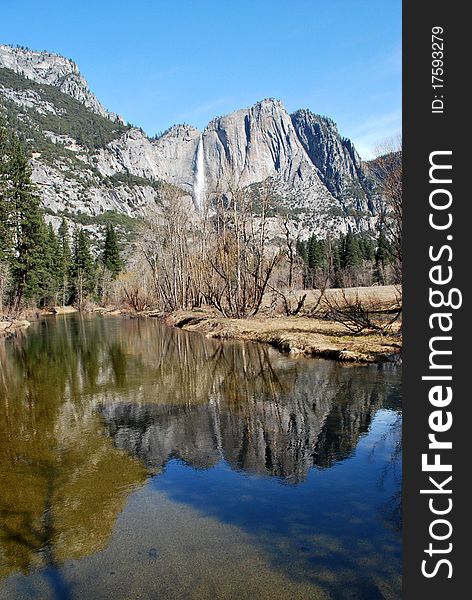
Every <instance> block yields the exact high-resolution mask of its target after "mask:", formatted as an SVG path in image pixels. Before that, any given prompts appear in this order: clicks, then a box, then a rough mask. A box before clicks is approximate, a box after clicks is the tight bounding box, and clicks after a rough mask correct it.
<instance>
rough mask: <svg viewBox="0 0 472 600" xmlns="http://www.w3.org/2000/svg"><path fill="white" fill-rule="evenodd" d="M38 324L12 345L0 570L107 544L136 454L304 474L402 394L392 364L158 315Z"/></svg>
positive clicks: (4, 358)
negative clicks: (195, 330)
mask: <svg viewBox="0 0 472 600" xmlns="http://www.w3.org/2000/svg"><path fill="white" fill-rule="evenodd" d="M35 328H36V329H35V330H31V331H30V332H29V333H28V334H27V335H26V336H25V337H24V339H18V340H12V341H11V342H8V344H7V345H3V346H0V398H1V402H0V486H1V488H2V490H4V493H3V495H2V499H1V501H0V526H1V534H0V536H1V537H0V547H1V553H2V558H1V561H2V563H1V565H0V576H3V575H5V574H7V573H9V572H12V571H17V570H22V571H28V569H30V568H31V567H33V566H36V565H41V564H43V565H48V566H51V567H53V566H54V565H57V564H60V563H61V562H62V561H64V560H65V559H67V558H79V557H81V556H85V555H87V554H90V553H93V552H96V551H98V550H99V549H101V548H103V547H104V546H105V545H106V543H107V540H108V538H109V536H110V533H111V531H112V528H113V525H114V520H115V519H116V516H117V515H118V514H119V512H120V511H121V510H122V507H123V506H124V503H125V499H126V494H127V493H128V492H129V491H130V490H131V489H133V488H134V487H135V486H136V485H139V484H140V483H141V482H142V481H143V480H144V478H145V469H144V467H143V466H142V465H141V464H140V463H139V462H138V461H135V460H133V459H132V458H130V457H131V456H132V457H136V458H139V459H140V461H141V462H142V463H143V464H144V466H146V467H148V468H149V469H151V470H152V471H154V472H156V471H159V470H161V469H162V468H163V467H164V466H165V464H166V462H167V461H168V460H169V459H171V458H173V457H178V458H180V459H181V460H183V461H186V462H188V463H189V464H191V465H192V466H194V467H196V468H208V467H210V466H212V465H214V464H215V463H217V462H218V461H219V460H221V458H224V459H225V460H226V461H227V462H228V464H230V465H231V466H232V467H233V468H234V469H240V470H244V471H247V472H250V473H257V474H261V475H269V476H275V477H279V478H282V479H283V480H284V481H286V482H291V483H298V482H300V481H302V480H303V479H304V478H305V477H306V474H307V472H308V470H309V469H310V468H311V467H312V466H313V465H317V466H321V467H329V466H331V465H332V464H334V463H335V462H336V461H338V460H341V459H343V458H345V457H347V456H349V455H350V454H351V453H352V451H353V450H354V448H355V446H356V444H357V440H358V438H359V436H360V435H362V433H363V432H365V431H366V430H367V428H368V427H369V424H370V422H371V419H372V416H373V414H374V412H375V410H376V409H377V408H378V407H380V406H388V405H389V402H390V399H389V397H388V394H387V393H386V392H385V390H386V389H388V383H389V378H390V375H389V372H388V371H387V372H385V373H383V374H382V376H381V377H380V378H379V379H378V380H377V379H376V377H375V370H372V368H346V367H342V366H340V365H337V364H335V363H333V362H329V361H311V360H305V359H299V360H290V359H287V358H286V357H283V356H281V355H280V354H279V353H278V352H277V351H275V350H273V349H272V348H270V347H268V346H264V345H256V344H239V343H221V342H217V341H215V340H209V339H206V338H204V337H202V336H200V335H199V334H188V333H185V332H180V331H175V330H171V329H168V328H166V327H164V326H162V325H161V324H159V323H158V322H157V321H151V320H148V321H141V320H137V319H136V320H134V319H130V320H124V319H112V318H110V319H106V318H90V319H89V318H81V317H77V316H72V317H66V318H59V317H58V318H55V319H45V320H44V321H41V322H40V323H39V324H38V325H37V326H35ZM392 378H393V379H396V376H395V375H392ZM104 426H105V427H104ZM104 433H106V434H108V436H109V437H107V435H104ZM111 442H113V443H111ZM124 451H125V452H124Z"/></svg>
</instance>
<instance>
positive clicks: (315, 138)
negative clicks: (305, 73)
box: [291, 109, 365, 197]
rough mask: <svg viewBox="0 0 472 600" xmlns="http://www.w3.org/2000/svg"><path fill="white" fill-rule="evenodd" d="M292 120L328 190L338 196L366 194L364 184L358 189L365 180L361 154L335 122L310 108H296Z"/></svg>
mask: <svg viewBox="0 0 472 600" xmlns="http://www.w3.org/2000/svg"><path fill="white" fill-rule="evenodd" d="M291 119H292V123H293V126H294V128H295V131H296V133H297V136H298V139H299V140H300V142H301V144H302V145H303V147H304V149H305V151H306V152H307V154H308V156H309V157H310V159H311V161H312V162H313V164H314V165H315V166H316V168H317V169H318V171H319V173H320V177H321V179H322V181H323V183H324V184H325V185H326V187H327V188H328V189H329V191H330V192H331V193H332V194H334V195H335V196H337V197H345V196H346V195H349V194H352V193H353V192H354V193H361V195H365V190H364V191H362V185H361V188H359V184H362V181H363V179H364V172H363V167H362V161H361V159H360V156H359V155H358V153H357V152H356V150H355V148H354V145H353V144H352V142H351V141H350V140H348V139H346V138H343V137H341V135H340V134H339V132H338V128H337V126H336V123H335V122H334V121H333V120H332V119H330V118H328V117H324V116H321V115H317V114H314V113H312V112H311V111H310V110H307V109H301V110H297V111H296V112H294V113H293V114H292V115H291ZM353 185H354V187H355V188H356V189H355V190H353V189H352V188H353Z"/></svg>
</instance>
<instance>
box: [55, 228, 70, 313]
mask: <svg viewBox="0 0 472 600" xmlns="http://www.w3.org/2000/svg"><path fill="white" fill-rule="evenodd" d="M57 236H58V243H59V261H58V279H59V282H60V285H59V297H60V302H61V304H62V306H65V305H66V304H67V303H68V302H69V299H70V293H71V290H70V281H69V276H70V271H71V259H72V253H71V249H70V237H69V227H68V226H67V221H66V220H65V219H62V222H61V224H60V226H59V229H58V230H57Z"/></svg>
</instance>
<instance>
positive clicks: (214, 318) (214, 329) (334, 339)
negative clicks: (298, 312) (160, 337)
mask: <svg viewBox="0 0 472 600" xmlns="http://www.w3.org/2000/svg"><path fill="white" fill-rule="evenodd" d="M328 293H329V294H330V295H333V294H336V293H339V290H329V291H328ZM349 295H352V297H353V298H354V297H356V296H357V297H360V298H363V299H364V300H365V301H366V302H368V303H369V304H370V303H372V302H374V303H375V307H376V310H380V307H383V308H384V309H385V310H389V309H391V308H392V306H394V305H395V303H396V301H397V296H398V291H397V290H396V289H395V288H394V286H386V287H373V288H352V289H350V290H347V291H346V296H347V297H349ZM310 296H311V297H310V299H309V304H308V306H307V309H309V307H310V304H311V303H313V305H314V304H316V301H317V297H316V292H310ZM166 320H167V323H169V324H170V325H173V326H175V327H179V328H181V329H186V330H189V331H199V332H201V333H203V334H205V335H207V336H208V337H213V338H220V339H239V340H251V341H256V342H265V343H269V344H271V345H273V346H275V347H277V348H279V349H280V350H282V351H284V352H290V353H291V354H294V355H297V354H299V355H305V356H322V357H326V358H333V359H336V360H341V361H352V362H364V363H367V362H382V361H386V360H392V359H394V358H395V357H396V356H398V355H399V354H400V352H401V335H400V331H399V330H400V322H397V323H395V324H394V325H393V326H392V328H391V330H390V332H389V333H388V334H385V333H384V334H382V333H379V332H374V331H369V330H367V331H365V332H363V333H362V334H360V335H359V334H357V335H356V334H350V333H349V332H348V331H347V330H346V328H345V327H343V325H341V324H340V323H336V322H333V321H329V320H325V319H321V318H310V317H307V316H296V317H286V316H276V317H269V316H263V315H260V316H256V317H253V318H250V319H227V318H224V317H221V316H219V315H217V314H216V313H215V312H213V311H211V310H209V309H203V310H198V311H177V312H176V313H173V314H172V315H170V316H169V317H167V319H166Z"/></svg>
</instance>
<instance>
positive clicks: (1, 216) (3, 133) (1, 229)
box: [0, 122, 11, 315]
mask: <svg viewBox="0 0 472 600" xmlns="http://www.w3.org/2000/svg"><path fill="white" fill-rule="evenodd" d="M9 145H10V136H9V134H8V131H7V129H6V127H5V126H4V125H3V123H2V122H0V315H1V314H2V313H3V300H4V295H5V291H6V286H7V281H8V272H9V261H10V256H11V231H10V210H9V204H8V198H7V195H8V187H9V183H8V163H9Z"/></svg>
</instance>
